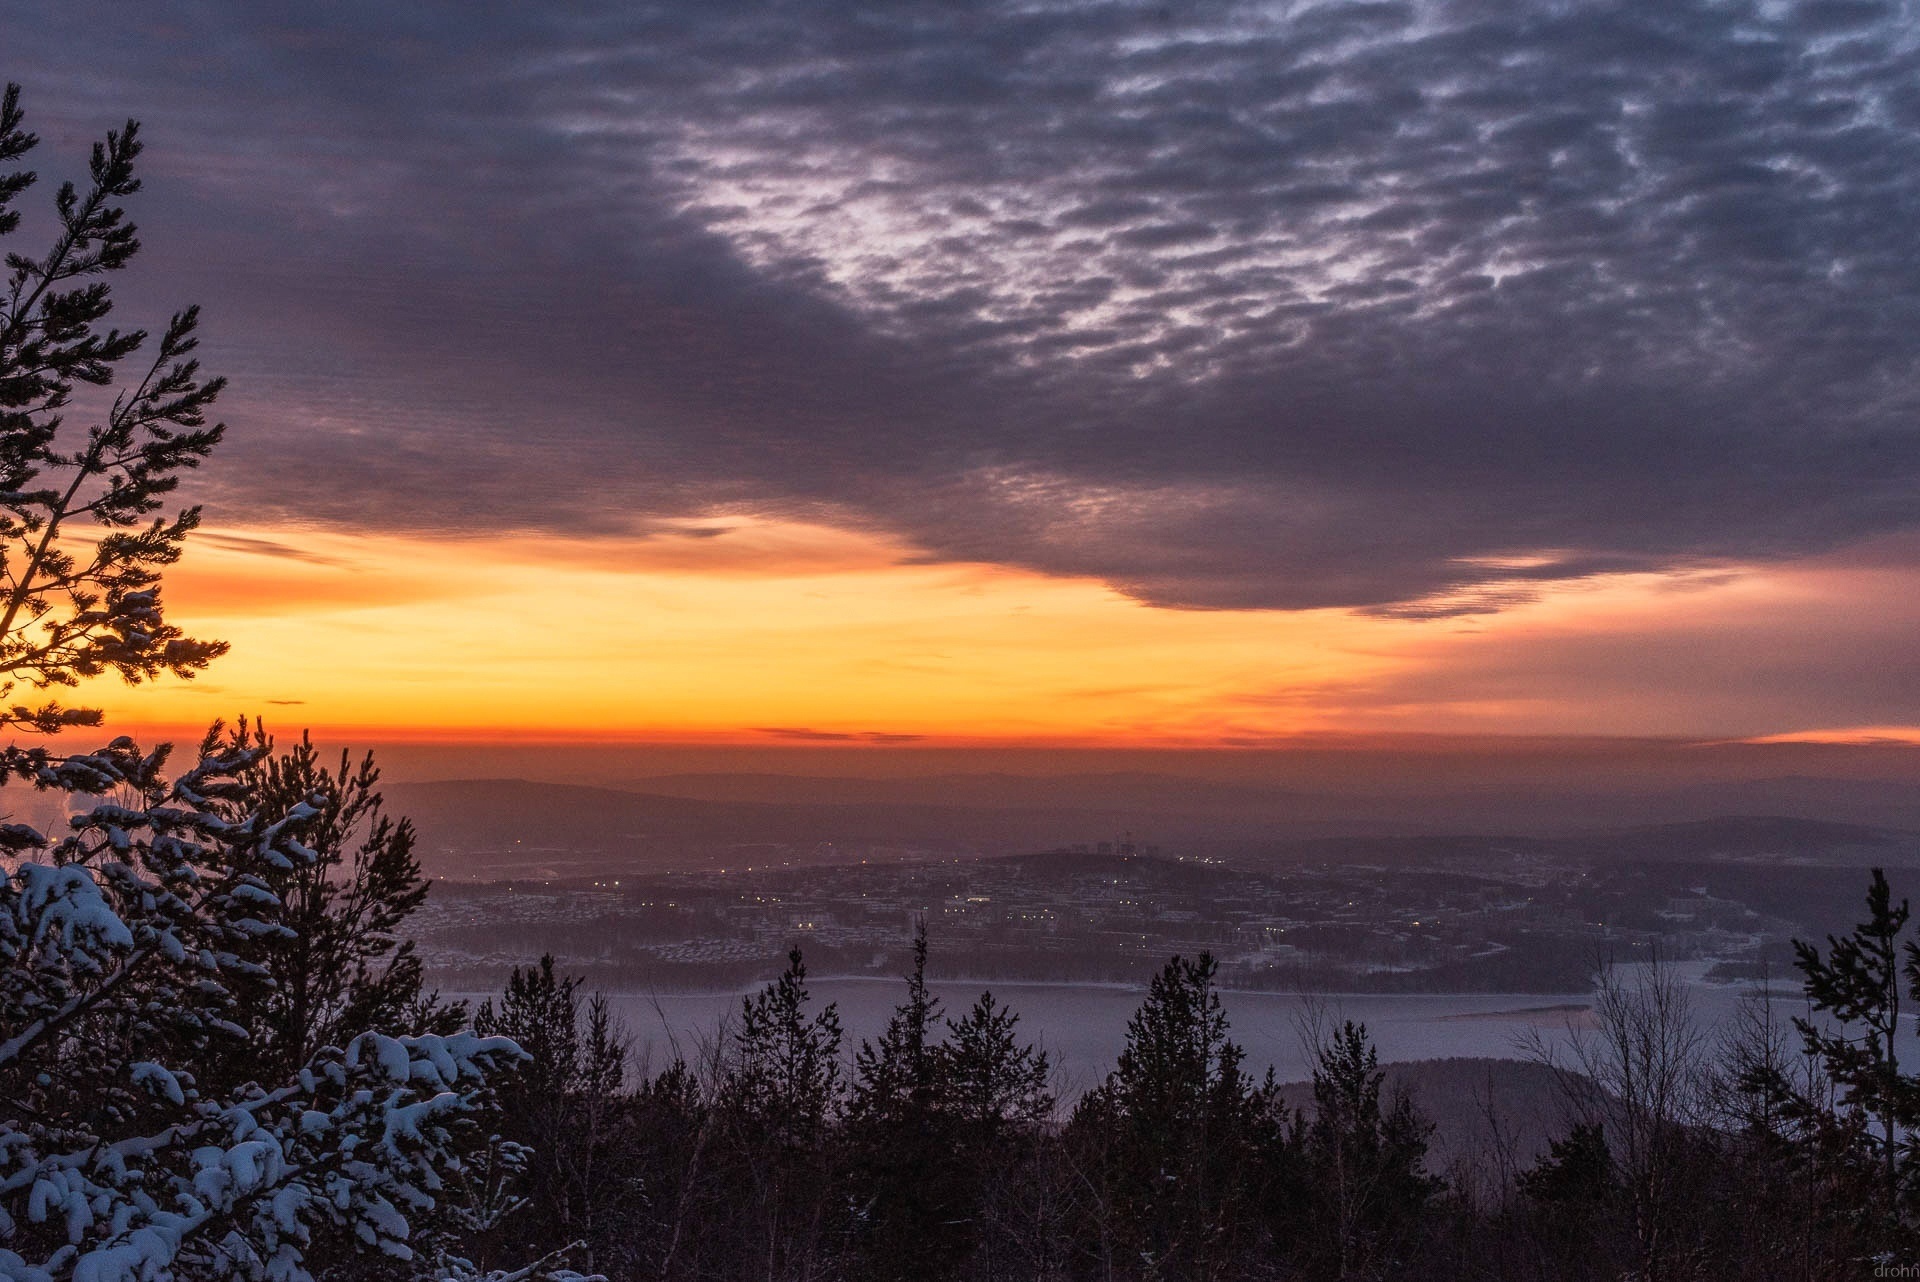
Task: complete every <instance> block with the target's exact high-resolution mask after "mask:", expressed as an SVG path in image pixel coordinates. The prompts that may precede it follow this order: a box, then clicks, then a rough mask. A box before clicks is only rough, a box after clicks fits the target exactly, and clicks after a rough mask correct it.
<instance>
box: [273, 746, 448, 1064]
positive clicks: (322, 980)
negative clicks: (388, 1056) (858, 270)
mask: <svg viewBox="0 0 1920 1282" xmlns="http://www.w3.org/2000/svg"><path fill="white" fill-rule="evenodd" d="M379 781H380V771H379V769H378V768H377V767H376V766H375V765H374V760H373V754H372V753H368V754H367V755H366V756H365V757H363V758H362V759H361V760H360V762H359V763H358V764H357V765H355V764H353V763H352V761H351V759H350V757H349V755H348V754H347V753H345V752H342V753H341V754H340V762H339V765H338V767H337V768H335V769H328V768H327V767H326V766H324V765H322V764H321V763H320V759H319V754H318V753H317V752H316V751H315V749H314V746H313V741H312V739H311V738H310V737H309V736H307V735H302V736H301V739H300V742H299V743H298V744H296V745H295V746H294V747H293V749H292V750H291V751H289V752H285V753H276V754H273V755H271V756H268V757H266V758H264V759H263V760H262V761H261V763H260V764H259V765H258V766H256V767H255V768H254V770H253V771H252V772H250V774H249V776H248V780H247V782H248V783H249V785H250V786H251V787H252V788H253V790H254V792H255V795H256V796H257V797H258V798H259V802H260V805H261V806H262V808H263V809H264V810H265V811H266V812H267V813H268V814H269V815H279V814H285V813H289V812H290V811H291V810H292V809H293V808H294V807H296V806H303V805H304V806H306V807H308V808H309V809H310V810H311V811H312V815H311V817H310V819H309V821H308V825H307V828H306V831H305V845H306V847H307V849H308V850H310V851H312V852H313V858H312V859H310V860H308V861H305V862H303V863H301V864H299V865H297V866H295V867H293V868H289V869H286V870H284V871H281V872H277V873H275V874H273V875H271V876H270V877H269V884H270V885H271V887H272V889H273V891H274V893H275V894H276V895H278V896H279V898H280V903H281V922H282V924H283V925H285V926H286V927H287V929H288V930H289V931H290V932H291V937H289V938H287V939H282V940H275V941H272V942H269V943H264V944H263V946H262V947H261V948H260V949H259V951H258V957H257V960H258V962H259V964H260V966H261V967H262V969H263V970H264V972H265V975H264V979H265V980H266V981H267V982H266V983H265V984H264V985H263V986H262V987H263V991H262V992H261V994H260V996H259V999H258V1000H257V1001H256V1002H255V1003H253V1005H252V1008H251V1010H250V1011H249V1016H250V1018H249V1026H250V1030H251V1033H252V1041H253V1045H254V1048H255V1052H256V1056H257V1057H260V1058H261V1059H263V1060H265V1061H270V1062H271V1063H272V1065H273V1066H274V1067H275V1068H280V1069H290V1068H292V1067H296V1066H298V1065H299V1064H300V1063H302V1062H303V1061H304V1060H305V1059H306V1057H307V1056H309V1055H311V1054H312V1053H313V1052H314V1051H316V1050H318V1049H319V1048H320V1047H322V1046H339V1045H344V1044H345V1043H346V1042H347V1041H348V1040H350V1039H351V1038H352V1037H353V1036H355V1035H356V1034H358V1033H361V1032H365V1031H367V1030H368V1029H381V1030H384V1031H387V1032H408V1033H416V1032H447V1031H451V1029H452V1028H453V1027H454V1026H457V1025H458V1024H459V1023H460V1022H461V1018H462V1016H463V1014H464V1012H463V1011H462V1010H461V1009H460V1008H458V1007H444V1006H442V1005H441V1004H440V1003H439V1002H438V1000H437V999H436V998H435V997H434V996H433V995H432V994H430V993H427V992H426V991H425V968H424V967H423V966H422V964H421V961H420V958H419V956H418V954H417V953H416V952H415V949H414V943H413V941H412V940H411V939H408V938H405V937H404V936H403V935H402V933H401V931H402V928H403V927H404V925H405V923H406V920H407V918H408V917H410V916H411V915H412V914H413V913H414V912H415V911H416V910H417V909H418V908H419V907H420V905H421V904H422V903H424V902H425V901H426V897H427V880H426V878H425V877H424V876H423V875H422V874H421V871H420V861H419V860H418V859H417V858H416V857H415V855H414V832H413V825H412V824H411V823H410V822H408V821H407V820H405V819H399V820H395V819H393V818H392V817H391V816H389V815H387V814H386V813H385V812H384V810H383V808H382V799H381V796H380V792H379V790H378V785H379Z"/></svg>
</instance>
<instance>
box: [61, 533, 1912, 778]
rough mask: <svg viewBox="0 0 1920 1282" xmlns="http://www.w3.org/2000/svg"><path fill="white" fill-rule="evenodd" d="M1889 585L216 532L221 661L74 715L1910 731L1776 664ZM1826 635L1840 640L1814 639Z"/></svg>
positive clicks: (445, 735) (760, 738)
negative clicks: (1202, 595) (1471, 605)
mask: <svg viewBox="0 0 1920 1282" xmlns="http://www.w3.org/2000/svg"><path fill="white" fill-rule="evenodd" d="M715 531H719V533H715ZM1905 576H1906V572H1905V571H1904V570H1902V569H1900V568H1899V567H1898V566H1897V565H1892V564H1885V565H1879V564H1875V562H1874V559H1873V558H1872V557H1867V558H1864V559H1862V558H1858V557H1856V558H1854V559H1853V560H1850V561H1849V562H1847V563H1845V564H1840V563H1837V562H1834V563H1820V562H1806V563H1800V564H1797V565H1788V566H1785V567H1780V568H1775V569H1770V570H1760V569H1746V570H1739V569H1734V570H1728V569H1726V568H1720V569H1716V570H1715V571H1714V572H1712V573H1706V572H1699V573H1695V574H1692V575H1685V574H1680V575H1667V576H1657V575H1622V576H1610V577H1602V578H1597V579H1591V580H1586V581H1583V582H1580V583H1577V584H1573V585H1568V586H1563V587H1558V588H1550V589H1548V590H1547V591H1546V592H1544V593H1543V594H1542V595H1541V596H1540V598H1539V599H1538V600H1536V601H1533V602H1531V603H1528V604H1522V605H1518V606H1513V607H1509V608H1507V609H1504V610H1502V611H1500V612H1498V613H1494V614H1486V615H1478V616H1466V617H1458V618H1451V619H1429V620H1407V619H1396V618H1382V617H1374V616H1370V615H1366V614H1362V613H1357V612H1353V611H1347V610H1308V611H1255V610H1249V611H1190V610H1168V609H1158V608H1152V607H1148V606H1145V605H1142V604H1139V603H1138V602H1135V601H1133V600H1131V599H1129V598H1127V597H1125V596H1123V595H1121V594H1120V593H1118V592H1116V591H1114V590H1113V589H1111V588H1109V587H1107V586H1105V585H1103V584H1101V583H1099V582H1096V581H1093V580H1085V579H1071V578H1054V577H1047V576H1043V575H1040V574H1036V573H1029V572H1025V571H1021V570H1017V569H1009V568H1005V567H1000V566H992V565H981V564H926V563H921V562H919V561H917V560H916V558H915V557H914V549H912V548H910V547H907V546H904V545H902V544H900V543H898V542H896V541H894V540H891V539H889V538H887V537H884V536H881V535H876V534H868V533H857V532H849V531H845V530H837V529H833V528H829V527H826V526H821V525H809V524H801V523H795V522H783V521H775V520H768V519H756V518H749V517H729V518H725V519H714V520H711V521H705V522H689V523H685V524H683V525H680V526H676V527H670V528H668V529H667V530H665V531H664V532H656V533H655V534H653V535H652V536H650V537H645V538H629V539H612V540H609V539H604V538H603V539H595V540H565V539H558V538H551V537H539V538H536V537H495V538H488V539H460V540H456V539H426V538H401V537H394V536H380V537H373V536H365V537H361V536H350V535H342V534H338V533H327V532H321V531H315V530H276V529H240V528H233V527H224V528H210V529H208V530H205V531H203V532H202V533H201V534H200V535H197V536H196V537H195V538H194V540H193V542H192V544H191V547H190V550H189V553H188V555H187V557H186V559H185V560H184V561H183V562H182V563H181V564H180V565H179V566H177V567H176V568H174V569H173V570H172V571H170V573H169V575H168V578H167V582H166V596H167V600H168V602H169V612H170V615H171V616H172V617H173V618H175V619H176V620H177V621H178V622H180V623H181V624H182V625H183V626H186V627H187V628H188V629H189V631H190V632H191V633H192V634H194V635H200V636H212V637H219V638H222V639H225V640H227V641H229V642H231V643H232V647H233V649H232V652H231V653H230V654H229V655H227V656H226V657H225V658H223V659H221V660H219V661H218V662H217V663H216V664H215V665H214V666H213V667H212V668H211V669H210V670H209V671H208V672H206V673H205V674H203V675H202V676H201V677H200V678H199V679H198V680H196V681H193V682H182V681H178V680H174V679H170V678H169V679H165V680H162V681H159V682H156V683H153V684H151V685H148V686H143V687H138V688H126V687H121V686H118V685H112V684H108V683H104V682H102V683H98V684H96V685H95V686H93V687H92V688H90V689H89V690H88V691H86V697H87V699H88V700H89V701H97V702H99V703H100V704H101V705H102V706H104V707H105V709H106V711H107V714H108V725H109V727H113V728H120V729H132V730H136V731H144V730H165V731H168V732H170V733H177V732H181V731H190V730H191V729H192V728H195V727H201V726H204V725H205V724H206V723H207V722H208V721H209V720H211V719H212V718H213V717H215V716H224V717H228V718H231V717H233V716H235V715H238V714H240V713H248V714H253V715H263V716H265V717H266V718H267V720H268V721H269V723H270V724H271V725H273V726H274V727H276V728H278V729H280V730H283V731H284V730H291V729H295V728H298V727H302V726H311V727H313V728H315V729H317V730H325V731H330V732H344V733H355V734H364V735H377V736H379V737H380V738H382V739H387V740H391V739H396V738H399V739H405V738H416V737H417V738H423V739H489V738H499V737H503V736H504V737H509V738H528V737H542V736H548V737H555V738H571V739H595V738H607V739H652V740H684V741H695V742H697V741H710V742H782V741H794V742H806V741H816V742H818V741H823V740H828V739H829V738H830V737H838V736H847V737H851V738H852V739H854V740H856V741H861V740H864V741H870V742H891V743H899V742H921V741H924V742H928V743H968V742H980V743H1032V744H1050V743H1051V744H1082V745H1095V746H1099V745H1106V746H1114V745H1137V746H1162V747H1218V746H1259V745H1262V744H1268V743H1272V742H1274V741H1278V740H1283V739H1286V738H1289V737H1299V736H1315V735H1328V734H1334V735H1370V734H1395V733H1428V734H1482V733H1491V734H1559V735H1564V734H1574V735H1582V734H1593V735H1690V736H1719V737H1724V738H1749V739H1764V738H1767V737H1769V736H1775V737H1780V738H1782V739H1785V740H1792V739H1794V738H1795V737H1796V736H1813V737H1814V738H1815V739H1821V738H1824V739H1827V740H1832V741H1837V742H1847V741H1855V740H1857V741H1863V742H1874V741H1888V740H1894V741H1898V740H1900V739H1902V738H1910V739H1920V731H1916V730H1915V729H1913V728H1912V727H1907V726H1903V725H1899V724H1893V725H1887V724H1879V723H1880V722H1884V721H1885V720H1886V718H1884V717H1880V718H1875V717H1872V716H1869V715H1866V714H1865V713H1864V712H1863V713H1862V715H1861V716H1860V717H1859V718H1858V725H1857V726H1855V725H1851V724H1850V723H1851V722H1852V721H1853V720H1854V719H1853V718H1848V717H1846V716H1845V708H1844V707H1840V708H1838V709H1837V710H1838V711H1840V712H1841V714H1842V715H1841V716H1840V717H1838V718H1836V717H1834V716H1833V715H1831V714H1832V713H1833V712H1834V711H1836V707H1835V706H1834V704H1833V703H1832V701H1831V700H1824V699H1823V698H1822V696H1821V695H1820V694H1819V692H1818V691H1805V692H1797V688H1796V686H1795V683H1793V682H1792V681H1790V680H1785V679H1782V680H1779V681H1774V680H1770V679H1769V678H1768V677H1767V665H1768V664H1773V665H1775V666H1776V667H1778V666H1779V665H1781V664H1786V665H1787V666H1788V667H1792V666H1793V665H1795V664H1800V665H1803V666H1806V667H1809V668H1811V667H1814V666H1817V665H1820V664H1826V665H1828V666H1831V664H1832V662H1833V658H1834V655H1835V653H1836V647H1838V649H1839V650H1840V651H1844V649H1845V647H1846V645H1848V644H1849V643H1855V642H1857V643H1859V644H1862V645H1868V646H1871V645H1874V644H1876V643H1877V642H1878V641H1879V640H1882V639H1890V638H1891V637H1892V636H1893V635H1894V634H1895V633H1896V632H1897V631H1898V630H1900V629H1907V630H1909V631H1908V632H1907V635H1911V631H1910V629H1911V628H1912V627H1914V626H1915V625H1917V624H1920V607H1916V606H1911V605H1909V606H1893V607H1890V606H1889V605H1888V604H1887V603H1888V602H1890V601H1891V602H1899V601H1902V600H1906V601H1913V600H1916V599H1920V594H1916V593H1914V592H1913V591H1912V584H1911V583H1909V582H1907V581H1906V577H1905ZM1868 602H1873V603H1877V604H1875V606H1874V608H1873V609H1870V610H1868V609H1862V608H1860V607H1861V606H1862V605H1863V604H1865V603H1868ZM1846 619H1858V620H1861V622H1860V623H1859V624H1858V625H1856V632H1848V631H1847V630H1846V627H1845V625H1844V624H1842V625H1841V626H1839V627H1838V628H1837V629H1836V624H1835V620H1843V621H1844V620H1846ZM1858 628H1865V629H1866V630H1867V634H1865V635H1862V634H1857V629H1858ZM1883 634H1884V636H1883ZM1823 713H1824V714H1827V715H1823ZM1836 726H1838V728H1835V727H1836ZM1862 727H1865V728H1862Z"/></svg>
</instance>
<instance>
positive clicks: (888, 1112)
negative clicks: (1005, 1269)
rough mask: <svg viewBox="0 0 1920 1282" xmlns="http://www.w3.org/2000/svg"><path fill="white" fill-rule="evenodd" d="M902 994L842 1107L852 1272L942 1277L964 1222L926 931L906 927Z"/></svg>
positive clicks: (863, 1054)
mask: <svg viewBox="0 0 1920 1282" xmlns="http://www.w3.org/2000/svg"><path fill="white" fill-rule="evenodd" d="M906 978H907V996H906V1000H905V1001H903V1002H902V1003H901V1004H900V1005H899V1006H897V1007H895V1008H894V1012H893V1014H892V1016H891V1017H890V1018H889V1019H888V1020H887V1025H886V1028H885V1029H884V1030H882V1032H881V1034H880V1037H879V1040H878V1041H877V1042H863V1043H862V1044H861V1046H860V1049H859V1050H858V1051H857V1052H856V1053H855V1055H854V1081H853V1090H852V1094H851V1097H850V1099H849V1101H848V1107H847V1126H846V1132H847V1148H848V1150H849V1160H850V1164H851V1166H852V1168H853V1169H852V1171H851V1173H850V1174H851V1179H852V1183H853V1217H854V1230H855V1235H856V1239H857V1244H858V1268H859V1272H860V1273H861V1274H862V1275H863V1276H866V1277H870V1278H876V1279H890V1278H926V1279H929V1280H930V1282H931V1280H932V1279H937V1278H941V1277H945V1276H948V1275H949V1274H950V1273H951V1272H952V1270H953V1269H954V1267H955V1266H956V1264H957V1263H958V1261H959V1259H960V1258H961V1256H962V1255H963V1253H964V1251H965V1246H966V1239H967V1236H968V1235H967V1233H966V1232H965V1229H967V1228H968V1227H969V1223H968V1222H969V1220H970V1218H971V1216H970V1211H971V1207H969V1206H968V1204H967V1203H968V1198H967V1194H968V1192H969V1190H968V1189H966V1188H965V1187H964V1183H963V1180H962V1171H961V1168H960V1165H959V1161H958V1158H959V1154H958V1152H957V1149H956V1142H957V1138H958V1137H957V1135H956V1127H955V1124H954V1123H955V1118H954V1115H953V1112H952V1109H951V1101H950V1100H949V1098H948V1095H947V1074H946V1072H945V1069H946V1055H945V1053H944V1048H943V1047H942V1046H941V1045H940V1044H939V1043H938V1042H937V1041H936V1040H935V1038H936V1037H937V1035H938V1032H939V1025H938V1022H937V1021H938V1020H939V1019H940V1002H939V999H938V998H936V997H934V996H932V994H930V993H929V992H928V991H927V930H926V925H925V923H924V922H923V923H921V924H920V925H919V926H918V927H917V928H916V929H915V931H914V937H913V969H912V971H910V972H909V973H908V975H907V977H906Z"/></svg>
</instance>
